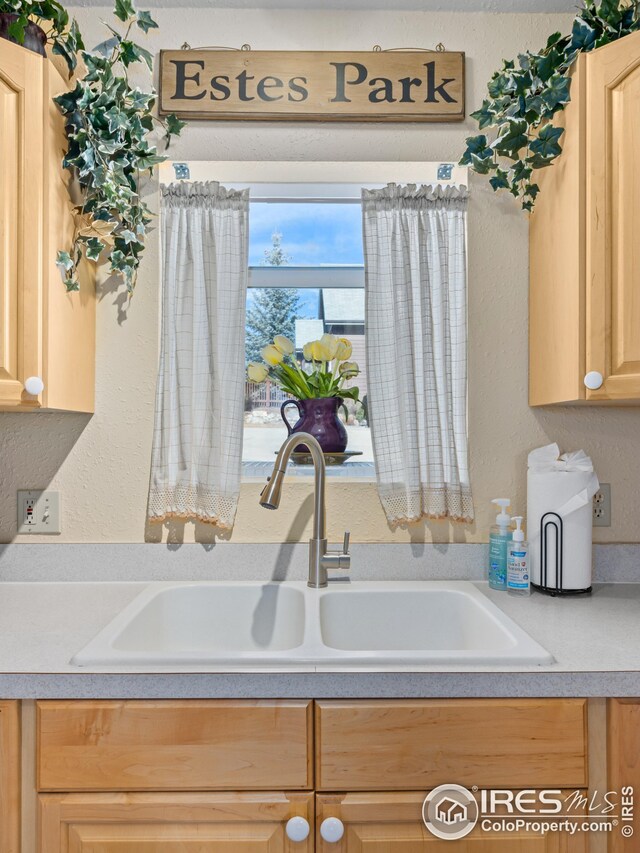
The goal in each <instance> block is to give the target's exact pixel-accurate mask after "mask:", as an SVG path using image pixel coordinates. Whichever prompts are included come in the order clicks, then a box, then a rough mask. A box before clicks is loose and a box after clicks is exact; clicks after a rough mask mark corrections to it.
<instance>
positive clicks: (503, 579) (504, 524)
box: [489, 498, 512, 589]
mask: <svg viewBox="0 0 640 853" xmlns="http://www.w3.org/2000/svg"><path fill="white" fill-rule="evenodd" d="M491 503H494V504H496V505H497V506H499V507H500V512H499V513H498V514H497V516H496V523H495V524H494V525H492V526H491V530H490V532H489V586H490V587H491V589H506V588H507V546H508V544H509V542H510V541H511V536H512V531H511V516H510V515H509V513H508V512H507V507H508V506H510V504H511V501H510V500H509V498H495V499H494V500H492V501H491Z"/></svg>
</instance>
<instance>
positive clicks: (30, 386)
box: [24, 376, 44, 397]
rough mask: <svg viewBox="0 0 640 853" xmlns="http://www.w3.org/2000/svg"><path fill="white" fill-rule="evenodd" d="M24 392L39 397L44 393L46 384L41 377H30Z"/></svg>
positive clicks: (25, 384)
mask: <svg viewBox="0 0 640 853" xmlns="http://www.w3.org/2000/svg"><path fill="white" fill-rule="evenodd" d="M24 390H25V391H26V392H27V394H31V395H32V396H34V397H37V396H38V394H42V392H43V391H44V382H43V381H42V379H40V377H39V376H30V377H29V378H28V379H27V380H26V382H25V383H24Z"/></svg>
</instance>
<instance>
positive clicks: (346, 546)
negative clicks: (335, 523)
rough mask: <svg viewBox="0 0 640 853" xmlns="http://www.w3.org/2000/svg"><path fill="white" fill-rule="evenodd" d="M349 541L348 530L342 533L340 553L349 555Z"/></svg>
mask: <svg viewBox="0 0 640 853" xmlns="http://www.w3.org/2000/svg"><path fill="white" fill-rule="evenodd" d="M350 539H351V533H350V532H349V531H348V530H345V533H344V542H343V543H342V553H343V554H348V553H349V540H350Z"/></svg>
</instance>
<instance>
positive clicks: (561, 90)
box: [542, 74, 571, 109]
mask: <svg viewBox="0 0 640 853" xmlns="http://www.w3.org/2000/svg"><path fill="white" fill-rule="evenodd" d="M570 88H571V80H570V78H569V77H563V76H561V75H560V74H554V75H553V77H551V78H550V80H548V81H547V86H546V89H545V91H544V92H543V93H542V100H543V101H544V103H545V106H547V107H548V108H549V109H554V108H555V107H557V106H558V105H560V104H568V103H569V100H570V97H571V95H570Z"/></svg>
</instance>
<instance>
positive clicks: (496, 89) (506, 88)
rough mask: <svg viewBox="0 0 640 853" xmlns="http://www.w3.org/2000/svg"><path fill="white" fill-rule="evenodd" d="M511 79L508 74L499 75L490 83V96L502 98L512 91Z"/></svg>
mask: <svg viewBox="0 0 640 853" xmlns="http://www.w3.org/2000/svg"><path fill="white" fill-rule="evenodd" d="M510 85H511V84H510V78H509V77H507V75H506V74H497V75H496V76H495V77H494V78H493V79H492V80H491V82H490V83H489V86H488V89H489V94H490V95H491V97H492V98H500V97H501V96H502V95H506V94H507V93H508V92H510V91H511V88H510Z"/></svg>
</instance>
